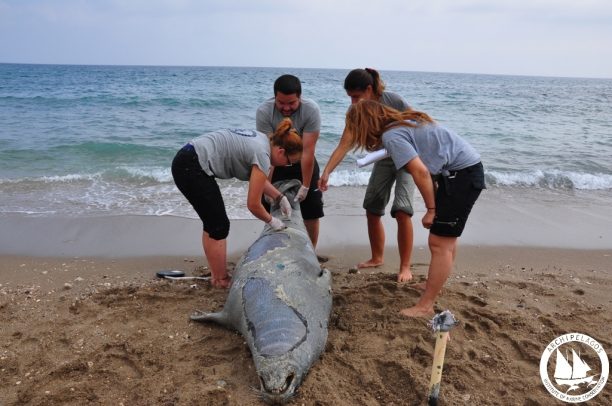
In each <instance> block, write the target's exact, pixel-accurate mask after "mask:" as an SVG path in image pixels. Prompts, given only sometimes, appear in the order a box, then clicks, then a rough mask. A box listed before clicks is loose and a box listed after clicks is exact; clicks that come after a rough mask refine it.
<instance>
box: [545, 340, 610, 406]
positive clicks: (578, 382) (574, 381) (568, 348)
mask: <svg viewBox="0 0 612 406" xmlns="http://www.w3.org/2000/svg"><path fill="white" fill-rule="evenodd" d="M570 343H571V345H570ZM576 349H578V351H577V352H576ZM595 354H596V356H594V355H595ZM553 355H554V357H553ZM587 355H588V356H587ZM551 358H554V359H555V361H556V362H555V364H554V373H553V374H552V376H549V370H551V371H552V365H550V367H551V368H550V369H549V365H548V364H549V361H550V362H551V364H552V362H553V360H552V359H551ZM597 359H599V365H597V362H596V360H597ZM570 360H571V362H570ZM585 360H586V361H585ZM587 362H588V363H587ZM609 373H610V365H609V361H608V354H607V353H606V351H605V350H604V349H603V347H602V346H601V344H599V343H598V342H597V341H596V340H595V339H593V338H591V337H589V336H588V335H586V334H580V333H569V334H564V335H562V336H559V337H557V338H555V339H554V340H552V341H551V342H550V343H549V344H548V345H547V346H546V348H545V349H544V352H543V353H542V358H540V377H541V378H542V383H543V384H544V387H545V388H546V390H547V391H548V392H549V393H550V394H551V395H553V396H554V397H556V398H557V399H559V400H562V401H564V402H570V403H578V402H585V401H587V400H589V399H591V398H594V397H595V396H597V394H598V393H599V392H601V390H602V389H603V388H604V386H606V382H607V381H608V375H609Z"/></svg>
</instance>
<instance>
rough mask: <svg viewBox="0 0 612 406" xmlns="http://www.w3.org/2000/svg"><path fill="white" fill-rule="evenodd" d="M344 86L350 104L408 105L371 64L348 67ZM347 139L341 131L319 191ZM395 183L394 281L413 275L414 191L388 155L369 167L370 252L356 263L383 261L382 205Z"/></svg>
mask: <svg viewBox="0 0 612 406" xmlns="http://www.w3.org/2000/svg"><path fill="white" fill-rule="evenodd" d="M344 90H346V94H347V95H348V96H349V97H350V98H351V104H354V103H357V102H358V101H359V100H362V99H365V100H375V101H378V102H380V103H382V104H384V105H386V106H389V107H393V108H394V109H396V110H399V111H403V110H405V109H407V108H408V107H409V106H408V103H407V102H406V100H404V98H403V97H402V96H400V95H398V94H397V93H393V92H389V91H386V90H385V84H384V82H383V81H382V80H381V78H380V75H379V74H378V72H377V71H376V70H374V69H371V68H366V69H353V70H352V71H350V72H349V73H348V75H347V76H346V78H345V79H344ZM347 140H348V134H346V131H344V132H343V133H342V137H341V139H340V142H339V143H338V146H337V147H336V149H335V150H334V152H333V153H332V155H331V157H330V158H329V161H328V162H327V165H326V166H325V169H324V170H323V173H321V181H320V182H319V188H320V189H321V190H322V191H326V190H327V188H328V186H327V182H328V181H329V176H330V175H331V173H332V172H333V170H334V169H335V168H336V166H338V164H339V163H340V162H341V161H342V159H343V158H344V156H345V155H346V154H347V152H348V151H349V148H346V144H347ZM394 183H395V196H394V199H393V204H392V205H391V217H393V218H395V220H396V221H397V246H398V249H399V255H400V267H399V272H398V274H397V281H398V282H407V281H409V280H411V279H412V272H411V271H410V257H411V254H412V240H413V230H412V215H413V214H414V209H413V208H412V197H413V195H414V182H413V180H412V176H410V174H409V173H408V172H406V171H404V170H401V169H400V170H398V169H396V168H395V166H394V165H393V160H391V158H386V159H382V160H380V161H378V162H376V163H375V164H374V166H373V168H372V173H371V175H370V180H369V181H368V187H367V189H366V193H365V197H364V199H363V208H364V209H365V211H366V218H367V221H368V237H369V239H370V251H371V253H372V255H371V257H370V259H369V260H367V261H365V262H361V263H359V264H358V265H357V267H358V268H370V267H376V266H380V265H382V264H383V263H384V251H385V228H384V226H383V222H382V216H384V214H385V207H386V206H387V204H388V203H389V199H390V197H391V190H392V189H393V184H394Z"/></svg>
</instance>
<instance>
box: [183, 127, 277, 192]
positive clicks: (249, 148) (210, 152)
mask: <svg viewBox="0 0 612 406" xmlns="http://www.w3.org/2000/svg"><path fill="white" fill-rule="evenodd" d="M191 144H193V146H194V148H195V151H196V154H198V161H199V162H200V166H201V167H202V170H204V172H206V173H207V174H208V175H210V176H214V177H216V178H219V179H230V178H236V179H239V180H243V181H248V180H249V178H250V177H251V169H252V168H253V165H257V166H258V167H259V168H260V169H261V170H262V171H263V172H264V173H265V174H266V175H268V172H270V140H269V139H268V137H267V136H266V135H265V134H263V133H261V132H258V131H254V130H243V129H231V130H230V129H223V130H218V131H214V132H211V133H206V134H203V135H201V136H199V137H197V138H194V139H193V140H192V141H191Z"/></svg>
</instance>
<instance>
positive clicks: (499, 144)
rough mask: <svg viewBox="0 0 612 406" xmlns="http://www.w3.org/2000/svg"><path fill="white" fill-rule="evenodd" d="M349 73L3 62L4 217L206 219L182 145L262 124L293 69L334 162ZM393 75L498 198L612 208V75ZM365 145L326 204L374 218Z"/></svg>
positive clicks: (0, 192)
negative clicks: (187, 175)
mask: <svg viewBox="0 0 612 406" xmlns="http://www.w3.org/2000/svg"><path fill="white" fill-rule="evenodd" d="M349 70H350V69H295V68H254V67H179V66H177V67H169V66H91V65H88V66H81V65H34V64H5V63H4V64H0V216H14V215H19V216H28V217H51V216H64V217H94V216H95V217H97V216H108V215H113V216H114V215H153V216H165V215H174V216H182V217H190V218H196V214H195V212H194V211H193V209H192V208H191V206H190V205H189V204H188V203H187V201H186V200H185V198H184V197H183V196H182V194H181V193H180V192H179V191H178V189H177V188H176V187H175V185H174V183H173V180H172V175H171V172H170V165H171V162H172V159H173V157H174V155H175V153H176V152H177V150H178V149H180V148H181V147H182V146H183V145H184V144H185V143H186V142H187V141H189V140H191V139H192V138H194V137H197V136H198V135H200V134H203V133H206V132H209V131H214V130H217V129H220V128H254V127H255V111H256V109H257V107H258V105H259V104H260V103H262V102H263V101H264V100H266V99H268V98H270V97H272V96H273V90H272V86H273V82H274V80H275V79H276V78H277V77H278V76H280V75H282V74H285V73H290V74H294V75H296V76H298V77H299V78H300V79H301V81H302V88H303V94H302V96H303V97H307V98H310V99H313V100H315V101H316V102H317V103H318V105H319V107H320V109H321V115H322V127H321V135H320V138H319V141H318V143H317V149H316V157H317V160H318V161H319V163H320V165H321V170H322V169H323V167H324V166H325V164H326V162H327V160H328V159H329V156H330V154H331V153H332V151H333V150H334V148H335V146H336V144H337V142H338V140H339V137H340V134H341V133H342V130H343V128H344V115H345V113H346V110H347V108H348V107H349V105H350V99H349V98H348V97H347V95H346V93H345V92H344V90H343V81H344V77H345V76H346V74H347V73H348V72H349ZM380 73H381V76H382V78H383V79H384V81H385V83H386V86H387V89H388V90H391V91H394V92H396V93H399V94H401V95H402V96H403V97H404V98H405V99H406V100H407V101H408V103H409V104H410V105H411V106H412V107H413V108H415V109H417V110H421V111H425V112H427V113H428V114H429V115H431V116H432V117H434V118H435V119H436V120H437V121H439V122H441V123H443V124H444V125H446V126H448V127H450V128H452V129H454V130H455V131H456V132H457V133H459V134H460V135H461V136H463V137H464V138H465V139H466V140H468V142H469V143H470V144H472V145H473V146H474V147H475V148H476V149H477V150H478V151H479V152H480V154H481V156H482V160H483V164H484V166H485V171H486V182H487V186H488V190H487V193H491V194H492V196H498V198H502V199H505V200H507V201H508V200H509V201H512V200H516V201H520V200H522V199H536V200H537V199H545V200H549V201H551V202H559V204H563V201H564V199H565V198H572V201H588V202H591V203H594V204H604V205H610V204H612V193H611V192H612V79H582V78H560V77H529V76H506V75H482V74H460V73H430V72H400V71H384V70H382V71H381V72H380ZM364 155H365V153H364V152H361V151H356V152H354V153H351V154H349V155H347V157H346V158H345V159H344V161H343V162H342V164H341V165H340V166H339V167H338V168H337V169H336V171H335V172H334V173H333V174H332V176H331V179H330V185H331V187H330V191H329V192H327V193H326V195H325V198H324V199H325V207H326V209H325V210H326V214H355V215H356V214H362V212H363V210H362V209H361V204H362V200H363V194H364V191H365V185H366V184H367V182H368V178H369V175H370V170H371V167H369V166H367V167H363V168H359V167H357V165H356V160H357V159H358V158H361V157H363V156H364ZM219 183H220V186H221V189H222V192H223V195H224V199H225V203H226V206H227V211H228V215H229V217H230V218H231V219H243V218H244V219H248V218H252V216H251V215H250V213H249V212H248V210H247V209H246V187H247V184H246V183H245V182H240V181H237V180H222V181H219Z"/></svg>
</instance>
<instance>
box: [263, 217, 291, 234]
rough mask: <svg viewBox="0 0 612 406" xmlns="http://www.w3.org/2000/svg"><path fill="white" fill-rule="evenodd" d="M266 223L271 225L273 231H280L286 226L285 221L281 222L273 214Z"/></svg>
mask: <svg viewBox="0 0 612 406" xmlns="http://www.w3.org/2000/svg"><path fill="white" fill-rule="evenodd" d="M266 224H268V225H269V226H270V227H272V230H274V231H280V230H284V229H285V228H287V226H285V223H283V222H282V220H280V219H277V218H276V217H274V216H272V219H271V220H270V221H268V222H267V223H266Z"/></svg>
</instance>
